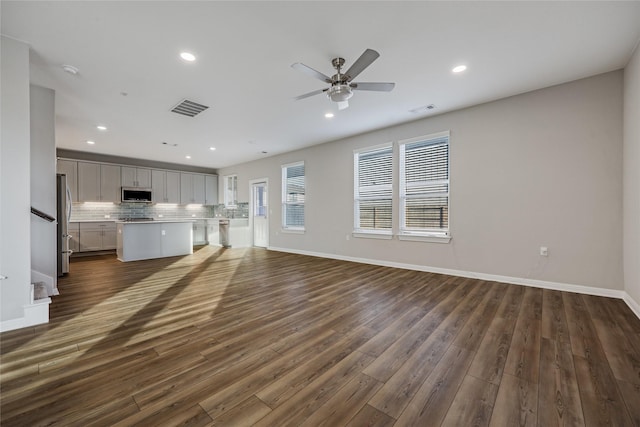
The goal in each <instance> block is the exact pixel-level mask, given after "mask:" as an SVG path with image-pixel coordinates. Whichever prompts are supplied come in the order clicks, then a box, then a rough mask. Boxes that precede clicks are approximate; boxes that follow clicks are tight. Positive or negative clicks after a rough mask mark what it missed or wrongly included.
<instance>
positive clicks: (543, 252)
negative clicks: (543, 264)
mask: <svg viewBox="0 0 640 427" xmlns="http://www.w3.org/2000/svg"><path fill="white" fill-rule="evenodd" d="M540 256H549V249H548V248H547V247H546V246H540Z"/></svg>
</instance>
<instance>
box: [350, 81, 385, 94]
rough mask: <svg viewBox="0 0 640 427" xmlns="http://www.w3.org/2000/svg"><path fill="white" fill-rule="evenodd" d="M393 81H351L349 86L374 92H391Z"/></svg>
mask: <svg viewBox="0 0 640 427" xmlns="http://www.w3.org/2000/svg"><path fill="white" fill-rule="evenodd" d="M395 86H396V84H395V83H364V82H363V83H351V84H349V87H350V88H351V89H354V90H374V91H376V92H391V91H392V90H393V88H394V87H395Z"/></svg>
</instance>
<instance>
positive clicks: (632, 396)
mask: <svg viewBox="0 0 640 427" xmlns="http://www.w3.org/2000/svg"><path fill="white" fill-rule="evenodd" d="M618 388H619V389H620V392H621V393H622V397H623V399H624V402H625V405H626V407H627V410H628V411H629V415H630V416H631V421H632V422H633V425H635V426H640V405H638V402H640V385H638V384H632V383H630V382H627V381H621V380H618Z"/></svg>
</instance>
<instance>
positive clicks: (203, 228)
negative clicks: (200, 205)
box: [193, 220, 207, 245]
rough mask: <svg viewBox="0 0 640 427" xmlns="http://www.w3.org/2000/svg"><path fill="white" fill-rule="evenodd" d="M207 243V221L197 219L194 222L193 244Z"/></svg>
mask: <svg viewBox="0 0 640 427" xmlns="http://www.w3.org/2000/svg"><path fill="white" fill-rule="evenodd" d="M206 243H207V222H206V220H197V221H195V222H194V223H193V244H194V245H205V244H206Z"/></svg>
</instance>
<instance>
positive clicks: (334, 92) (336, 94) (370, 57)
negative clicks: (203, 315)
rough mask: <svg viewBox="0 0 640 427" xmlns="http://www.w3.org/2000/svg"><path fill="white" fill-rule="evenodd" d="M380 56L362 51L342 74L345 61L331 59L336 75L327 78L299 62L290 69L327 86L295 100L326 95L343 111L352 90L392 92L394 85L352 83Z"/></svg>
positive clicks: (372, 51) (371, 50)
mask: <svg viewBox="0 0 640 427" xmlns="http://www.w3.org/2000/svg"><path fill="white" fill-rule="evenodd" d="M379 56H380V54H379V53H378V52H376V51H375V50H373V49H367V50H365V51H364V53H363V54H362V55H360V58H358V59H357V60H356V62H354V63H353V65H351V67H349V69H348V70H347V71H345V72H344V73H343V72H342V66H343V65H344V63H345V61H344V58H333V59H332V60H331V65H333V68H335V69H336V71H337V72H336V74H334V75H333V76H331V77H329V76H327V75H325V74H322V73H321V72H319V71H316V70H314V69H313V68H311V67H308V66H306V65H304V64H303V63H301V62H296V63H295V64H292V65H291V67H292V68H295V69H296V70H300V71H302V72H303V73H306V74H309V75H310V76H311V77H315V78H316V79H318V80H322V81H323V82H325V83H329V84H330V85H331V86H329V87H328V88H326V89H318V90H314V91H313V92H309V93H305V94H304V95H300V96H297V97H295V98H294V99H295V100H300V99H304V98H308V97H310V96H313V95H317V94H319V93H323V92H324V93H326V94H327V97H328V98H329V99H330V100H331V101H333V102H336V103H337V104H338V109H339V110H344V109H345V108H347V107H348V106H349V101H348V100H349V98H351V97H352V96H353V92H352V91H353V90H372V91H376V92H390V91H391V90H393V88H394V86H395V85H396V84H395V83H357V82H354V81H353V79H355V78H356V77H357V76H358V74H360V73H361V72H362V71H364V69H365V68H367V67H368V66H369V65H371V63H373V61H375V60H376V59H378V57H379Z"/></svg>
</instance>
